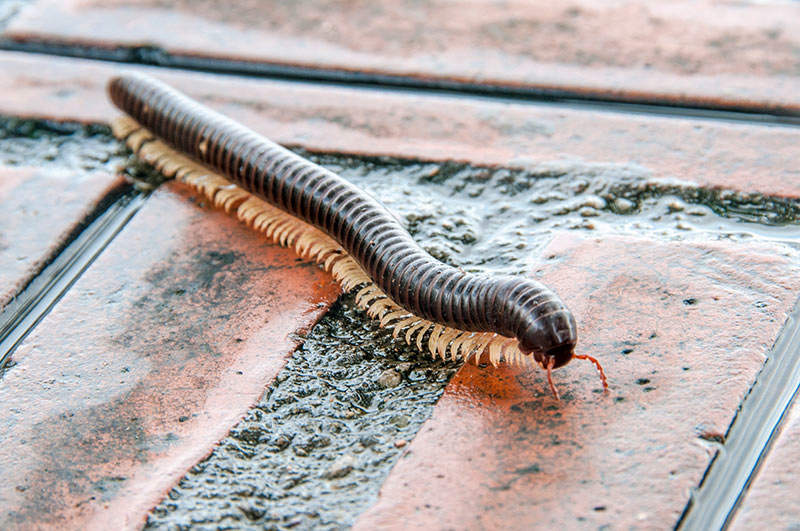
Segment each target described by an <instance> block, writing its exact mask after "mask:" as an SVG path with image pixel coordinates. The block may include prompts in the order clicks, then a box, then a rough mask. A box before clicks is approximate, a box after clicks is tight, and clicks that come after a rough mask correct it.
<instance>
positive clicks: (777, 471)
mask: <svg viewBox="0 0 800 531" xmlns="http://www.w3.org/2000/svg"><path fill="white" fill-rule="evenodd" d="M798 492H800V403H798V400H797V397H795V400H794V405H793V406H792V408H791V409H790V410H789V413H788V414H787V416H786V418H785V419H784V426H783V429H782V431H781V433H780V435H779V436H778V438H777V439H776V440H775V442H774V444H773V446H772V450H771V451H770V453H769V455H768V456H767V458H766V460H765V461H764V463H763V464H762V465H761V469H760V470H759V472H758V474H757V475H756V476H755V479H753V482H752V483H751V484H750V488H749V490H748V491H747V494H746V495H745V497H744V499H743V501H742V502H741V506H740V507H739V510H738V512H737V513H736V516H735V517H734V520H733V522H732V524H731V529H734V530H746V529H775V530H783V531H797V530H798V529H800V497H798V495H797V493H798Z"/></svg>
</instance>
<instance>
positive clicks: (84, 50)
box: [0, 38, 800, 127]
mask: <svg viewBox="0 0 800 531" xmlns="http://www.w3.org/2000/svg"><path fill="white" fill-rule="evenodd" d="M0 51H11V52H20V53H30V54H37V55H51V56H55V57H70V58H76V59H84V60H93V61H103V62H114V63H122V64H129V65H138V66H155V67H162V68H172V69H176V70H186V71H190V72H200V73H206V74H220V75H238V76H244V77H251V78H258V79H264V80H273V81H293V82H298V83H307V84H313V85H328V86H333V87H342V88H362V89H364V90H385V91H393V92H405V93H409V94H414V95H438V96H449V97H461V98H476V99H480V98H482V99H486V100H490V101H496V102H506V103H517V104H525V103H528V104H539V105H548V104H549V105H558V106H566V107H571V108H576V109H584V110H594V111H600V112H614V113H631V114H644V115H655V116H662V117H673V118H695V119H705V120H712V121H723V122H734V123H742V122H744V123H751V124H757V125H765V126H782V127H797V126H800V115H798V113H797V112H796V111H794V110H791V109H783V108H780V107H777V108H775V109H772V110H770V109H765V108H764V106H761V105H746V104H742V105H726V104H718V105H714V104H709V103H706V104H703V103H696V104H694V105H692V104H686V103H683V104H681V103H673V102H670V101H668V100H667V99H665V98H658V97H650V98H642V99H640V100H636V99H631V98H628V99H625V98H615V97H612V96H607V97H604V96H603V94H588V95H585V94H581V93H580V92H578V91H575V90H570V89H565V88H536V87H516V86H512V85H503V84H499V83H495V84H480V83H471V82H468V81H459V80H455V79H447V78H428V79H425V78H419V77H413V76H405V75H399V74H383V73H378V72H361V71H351V70H343V69H333V68H318V67H313V66H300V65H291V64H280V63H270V62H252V61H245V60H237V59H217V58H213V57H197V56H190V55H180V54H171V53H169V52H167V51H165V50H163V49H162V48H158V47H152V46H139V47H136V46H120V47H116V48H103V47H99V46H91V45H76V44H58V43H49V42H43V41H33V40H31V41H27V42H23V43H20V42H15V41H13V40H10V39H3V38H0Z"/></svg>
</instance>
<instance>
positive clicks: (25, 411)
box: [0, 183, 339, 529]
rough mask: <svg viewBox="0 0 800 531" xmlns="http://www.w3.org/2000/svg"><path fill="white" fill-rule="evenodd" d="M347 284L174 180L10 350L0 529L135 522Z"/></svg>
mask: <svg viewBox="0 0 800 531" xmlns="http://www.w3.org/2000/svg"><path fill="white" fill-rule="evenodd" d="M338 293H339V289H338V286H337V285H336V284H335V283H333V281H332V280H331V279H330V278H329V277H328V276H327V275H326V274H324V273H323V272H322V271H321V270H319V269H318V268H317V267H315V266H313V265H311V264H308V263H304V262H298V259H297V258H296V256H295V255H294V254H293V253H291V252H289V251H287V250H285V249H280V248H277V247H275V246H272V245H269V244H267V243H266V242H265V241H264V240H263V238H262V237H260V236H259V235H258V234H256V233H255V232H253V231H250V230H248V229H246V228H245V227H244V226H242V225H241V224H239V223H237V222H236V221H234V220H233V219H232V218H231V217H230V216H228V215H226V214H225V213H223V212H220V211H216V210H209V209H208V208H207V207H205V206H203V205H202V202H201V200H200V199H198V198H195V197H194V196H193V195H192V194H191V193H190V192H188V191H187V190H186V189H185V188H184V187H183V185H180V184H177V183H168V184H166V185H164V186H162V187H161V188H159V190H158V191H156V192H155V193H154V195H153V196H152V197H151V198H150V199H149V200H148V201H147V203H146V204H145V206H144V207H143V208H142V210H141V211H140V212H139V213H138V214H137V215H136V216H135V217H134V219H133V220H132V221H131V222H130V223H129V224H128V225H127V226H126V228H125V229H124V230H123V232H122V233H121V234H120V235H119V236H118V237H117V238H116V239H115V240H114V241H113V242H112V243H111V245H110V246H109V248H108V249H107V250H106V251H105V252H104V253H103V254H102V255H101V256H100V257H99V258H98V259H97V261H96V262H95V263H94V264H93V265H92V267H91V268H90V269H89V270H88V271H87V272H86V273H85V274H84V276H83V277H81V278H80V279H79V280H78V282H77V283H76V284H75V286H74V287H73V288H72V289H71V290H70V291H69V292H68V293H67V294H66V295H65V297H64V298H63V299H62V300H61V302H60V303H59V304H58V305H57V306H56V308H55V309H54V310H53V311H52V312H51V313H50V314H49V315H48V316H47V317H46V318H45V320H44V321H42V323H41V324H40V325H39V326H38V327H37V328H36V329H35V330H34V331H33V332H32V333H31V335H30V336H28V338H26V339H25V341H24V342H23V343H22V345H21V346H20V347H19V349H18V350H17V351H16V352H15V353H14V354H13V359H14V360H15V361H16V365H15V366H13V367H11V368H10V369H9V370H8V371H6V373H5V374H4V376H3V377H2V380H1V381H0V405H1V406H0V425H2V426H3V430H1V431H0V506H2V507H3V511H2V512H0V527H2V528H3V529H31V528H42V527H59V528H71V529H78V528H80V529H110V528H123V527H125V528H129V527H138V526H140V525H141V524H142V523H143V522H144V518H145V517H146V514H147V512H148V511H149V510H150V509H151V508H152V507H153V506H154V505H155V504H156V503H157V502H158V501H159V500H160V499H161V498H162V497H163V496H164V494H165V493H166V492H167V491H168V490H169V488H170V487H171V486H172V485H173V484H174V483H175V482H176V481H177V480H178V479H179V478H180V477H181V476H183V474H185V472H186V471H187V470H188V469H189V468H190V467H192V466H193V465H194V464H195V463H197V462H198V461H200V460H201V459H202V458H203V457H204V456H205V455H206V454H207V453H208V452H209V451H210V450H211V448H212V446H213V445H214V443H215V442H216V441H218V440H219V439H221V438H222V437H224V436H225V435H226V434H227V432H228V430H229V429H230V428H231V426H233V425H234V424H235V422H236V421H237V420H238V419H240V418H241V416H242V415H243V414H244V413H245V412H246V410H247V408H248V407H250V406H251V405H252V404H253V403H254V402H255V401H256V400H257V399H258V398H259V397H260V395H261V393H262V392H263V390H264V388H265V386H266V385H267V384H268V383H269V382H270V381H271V380H272V379H273V378H274V375H275V374H276V373H277V371H278V370H279V369H280V368H281V367H282V366H283V363H284V361H285V358H286V356H287V354H288V353H289V352H290V351H292V350H293V349H294V348H295V346H296V345H297V343H298V341H299V340H300V339H299V337H298V336H297V334H302V333H303V331H304V330H307V329H308V328H309V327H310V326H311V325H312V324H313V323H314V322H315V321H316V320H317V318H318V317H319V316H320V315H321V314H322V313H323V312H324V311H325V309H326V308H327V307H328V305H329V304H330V303H331V302H332V301H333V300H334V299H335V297H336V296H337V294H338Z"/></svg>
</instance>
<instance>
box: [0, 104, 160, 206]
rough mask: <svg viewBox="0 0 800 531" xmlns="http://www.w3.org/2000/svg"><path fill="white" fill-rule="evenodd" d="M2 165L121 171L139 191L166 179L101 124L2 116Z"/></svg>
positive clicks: (109, 171) (0, 136)
mask: <svg viewBox="0 0 800 531" xmlns="http://www.w3.org/2000/svg"><path fill="white" fill-rule="evenodd" d="M0 164H2V165H4V166H12V167H13V166H28V167H36V168H42V169H47V168H58V169H59V170H63V169H67V170H75V171H81V172H95V171H103V172H106V173H109V174H115V173H121V174H123V175H124V176H125V177H127V178H128V179H129V180H130V182H132V183H133V184H134V186H135V187H136V188H137V189H139V190H140V191H150V190H152V189H153V188H154V187H155V186H157V185H158V184H159V183H160V182H162V181H163V178H162V177H161V176H160V175H159V174H158V173H156V172H154V171H153V170H152V169H150V168H149V167H147V166H146V165H144V164H142V163H141V162H140V161H139V160H138V159H135V158H134V157H132V156H131V154H130V151H129V150H128V149H127V148H126V147H125V146H123V145H121V144H120V143H119V142H118V141H117V140H116V139H115V138H114V137H113V135H112V134H111V129H110V128H109V127H108V126H106V125H102V124H79V123H73V122H55V121H48V120H29V119H19V118H12V117H6V116H0Z"/></svg>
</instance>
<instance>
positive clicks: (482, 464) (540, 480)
mask: <svg viewBox="0 0 800 531" xmlns="http://www.w3.org/2000/svg"><path fill="white" fill-rule="evenodd" d="M543 256H544V257H547V258H549V259H548V260H547V262H546V263H545V264H544V265H542V266H541V267H540V268H539V269H537V271H536V274H537V276H541V278H543V279H544V280H545V281H546V282H547V283H548V284H550V285H552V286H553V287H554V288H555V289H556V290H557V292H558V293H559V294H560V295H561V296H562V298H563V299H564V300H566V301H569V304H570V306H571V307H572V309H573V311H574V312H575V314H576V318H577V320H578V323H579V337H580V338H581V340H580V342H579V345H578V351H579V352H583V353H587V354H591V355H593V356H596V357H598V358H599V359H600V360H601V361H602V363H603V364H604V366H605V370H606V372H607V374H608V377H609V382H610V386H611V392H610V394H609V396H603V395H600V394H597V391H598V390H599V387H600V386H599V380H598V378H597V376H596V374H595V372H594V370H593V367H592V366H591V365H590V364H588V363H582V362H580V361H577V360H576V361H573V362H572V363H571V364H570V365H568V366H566V367H565V368H564V369H560V370H559V371H557V373H556V374H555V375H554V378H555V380H556V384H557V385H558V387H559V388H560V390H561V393H562V401H561V403H556V402H555V400H554V399H553V398H552V397H551V396H550V395H549V393H548V389H547V385H546V382H545V381H544V379H543V377H542V373H541V371H532V372H528V371H525V370H521V369H510V368H507V367H502V368H500V369H499V370H481V369H477V368H475V367H474V366H472V365H468V366H465V367H464V368H463V369H462V370H461V371H460V372H459V374H458V375H457V376H456V377H455V378H454V380H453V381H451V382H450V384H449V385H448V387H447V389H446V390H445V394H444V395H443V396H442V398H441V399H440V401H439V403H438V404H437V407H436V409H435V411H434V414H433V416H432V417H431V419H429V420H428V421H427V423H426V424H425V425H424V426H423V428H422V429H421V430H420V432H419V434H418V435H417V437H416V438H415V439H414V441H413V442H412V443H411V444H410V445H409V447H408V453H407V454H406V455H405V457H404V458H402V459H401V460H400V462H399V463H398V464H397V466H396V467H395V468H394V469H393V471H392V473H391V474H390V476H389V478H388V479H387V481H386V483H385V484H384V485H383V487H382V489H381V493H380V498H379V500H378V501H377V503H376V504H375V505H374V506H373V507H372V508H371V509H370V510H368V511H367V512H366V513H365V514H364V515H362V517H361V519H360V520H359V521H358V523H357V525H356V529H375V528H378V527H380V528H387V529H506V528H515V529H532V528H537V529H538V528H541V529H556V528H560V529H564V528H567V529H574V528H583V527H586V528H598V527H600V526H606V525H608V526H612V527H614V528H616V527H619V528H621V529H665V528H669V527H672V526H674V525H675V523H676V522H677V520H678V518H679V516H680V514H681V512H682V511H683V509H684V507H685V505H686V503H687V501H688V499H689V493H690V489H691V488H692V487H695V486H697V484H698V483H699V481H700V479H701V478H702V476H703V473H704V471H705V469H706V467H707V466H708V464H709V462H710V459H711V457H712V455H713V453H714V451H715V446H714V444H713V443H712V442H709V441H711V440H713V439H714V438H716V437H720V436H721V435H722V434H724V433H725V432H726V430H727V427H728V425H729V423H730V422H731V420H732V418H733V415H734V412H735V411H736V408H737V406H738V405H739V402H740V401H741V400H742V398H743V397H744V396H745V394H746V393H747V391H748V389H749V387H750V385H751V384H752V382H753V380H754V377H755V375H756V373H757V372H758V370H759V369H760V367H761V365H762V363H763V362H764V358H765V354H766V352H767V350H768V349H769V347H770V346H771V344H772V342H773V341H774V339H775V337H776V335H777V333H778V331H779V330H780V328H781V325H782V324H783V322H784V320H785V319H786V316H787V314H788V312H789V311H790V309H791V307H792V305H793V304H794V301H795V299H796V297H797V293H798V288H800V275H798V272H800V271H798V269H800V266H798V265H797V264H798V261H797V257H796V256H794V255H792V254H787V251H786V250H785V249H782V248H781V247H780V246H777V245H773V244H761V245H751V246H740V245H735V244H714V243H707V244H687V243H655V242H651V241H644V240H636V239H627V238H620V239H609V238H606V239H603V240H581V239H577V238H574V237H570V236H566V235H564V234H561V235H559V236H557V237H556V239H555V240H554V241H553V242H552V243H551V245H550V246H549V248H548V249H547V250H546V251H545V252H544V253H543ZM788 492H789V491H787V495H790V494H788Z"/></svg>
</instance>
